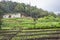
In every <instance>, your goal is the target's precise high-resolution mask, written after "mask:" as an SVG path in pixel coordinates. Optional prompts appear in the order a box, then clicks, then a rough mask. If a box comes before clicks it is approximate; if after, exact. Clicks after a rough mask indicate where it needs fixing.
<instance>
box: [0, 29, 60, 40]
mask: <svg viewBox="0 0 60 40" xmlns="http://www.w3.org/2000/svg"><path fill="white" fill-rule="evenodd" d="M0 39H1V40H35V39H36V40H37V39H38V40H39V39H43V40H45V39H46V40H47V39H49V40H50V39H51V40H52V39H57V40H58V39H60V29H32V30H0Z"/></svg>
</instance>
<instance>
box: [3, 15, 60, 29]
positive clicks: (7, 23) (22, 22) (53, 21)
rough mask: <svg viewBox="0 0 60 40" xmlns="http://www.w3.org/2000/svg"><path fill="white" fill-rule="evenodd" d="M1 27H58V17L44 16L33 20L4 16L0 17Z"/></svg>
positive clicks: (59, 22) (59, 23)
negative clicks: (0, 19)
mask: <svg viewBox="0 0 60 40" xmlns="http://www.w3.org/2000/svg"><path fill="white" fill-rule="evenodd" d="M2 21H3V23H2V29H19V28H23V29H40V28H42V29H47V28H60V18H54V17H53V16H51V17H44V18H38V20H36V21H35V22H34V21H33V19H32V18H31V19H29V18H5V19H2Z"/></svg>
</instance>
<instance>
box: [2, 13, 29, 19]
mask: <svg viewBox="0 0 60 40" xmlns="http://www.w3.org/2000/svg"><path fill="white" fill-rule="evenodd" d="M21 17H30V16H28V15H26V14H25V13H7V14H6V13H5V14H4V15H3V18H21Z"/></svg>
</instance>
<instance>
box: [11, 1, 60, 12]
mask: <svg viewBox="0 0 60 40" xmlns="http://www.w3.org/2000/svg"><path fill="white" fill-rule="evenodd" d="M11 1H16V2H20V3H25V4H30V5H33V6H37V7H38V8H42V9H44V10H48V11H53V12H60V0H11Z"/></svg>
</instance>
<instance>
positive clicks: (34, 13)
mask: <svg viewBox="0 0 60 40" xmlns="http://www.w3.org/2000/svg"><path fill="white" fill-rule="evenodd" d="M1 12H3V13H17V12H20V13H25V14H27V15H28V16H31V17H33V18H40V17H44V16H48V15H52V16H56V14H54V13H53V12H48V11H45V10H43V9H41V8H40V9H38V8H37V7H36V6H35V7H34V6H30V5H25V4H24V3H17V2H12V1H1V2H0V13H1Z"/></svg>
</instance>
